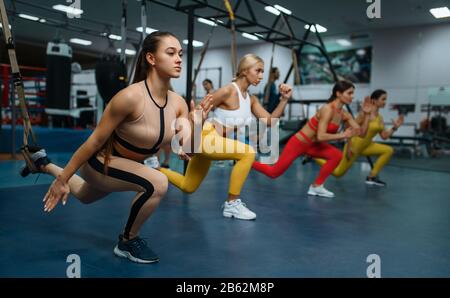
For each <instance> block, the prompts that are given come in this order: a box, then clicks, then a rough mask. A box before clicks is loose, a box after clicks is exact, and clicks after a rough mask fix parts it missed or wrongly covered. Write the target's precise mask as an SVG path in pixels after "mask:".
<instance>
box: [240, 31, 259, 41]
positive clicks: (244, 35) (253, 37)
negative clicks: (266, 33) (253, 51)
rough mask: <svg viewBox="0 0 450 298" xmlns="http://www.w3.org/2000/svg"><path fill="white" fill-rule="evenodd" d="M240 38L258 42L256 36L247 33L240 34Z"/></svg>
mask: <svg viewBox="0 0 450 298" xmlns="http://www.w3.org/2000/svg"><path fill="white" fill-rule="evenodd" d="M242 36H243V37H245V38H248V39H251V40H259V38H258V37H256V36H255V35H253V34H249V33H247V32H244V33H242Z"/></svg>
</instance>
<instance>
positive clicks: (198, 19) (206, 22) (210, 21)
mask: <svg viewBox="0 0 450 298" xmlns="http://www.w3.org/2000/svg"><path fill="white" fill-rule="evenodd" d="M197 21H199V22H200V23H203V24H206V25H209V26H213V27H215V26H217V24H216V23H215V22H214V21H212V20H208V19H205V18H197Z"/></svg>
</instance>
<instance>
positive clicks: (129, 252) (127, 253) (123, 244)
mask: <svg viewBox="0 0 450 298" xmlns="http://www.w3.org/2000/svg"><path fill="white" fill-rule="evenodd" d="M114 254H115V255H116V256H118V257H121V258H126V259H129V260H131V261H133V262H136V263H141V264H150V263H155V262H158V261H159V257H158V256H157V255H156V254H155V253H154V252H153V251H152V250H151V249H150V247H148V245H147V242H146V241H145V240H144V239H142V238H140V237H136V238H133V239H131V240H124V239H123V235H119V243H117V245H116V247H114Z"/></svg>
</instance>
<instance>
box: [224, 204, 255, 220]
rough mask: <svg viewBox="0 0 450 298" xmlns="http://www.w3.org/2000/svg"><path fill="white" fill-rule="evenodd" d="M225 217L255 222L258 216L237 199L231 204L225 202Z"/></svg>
mask: <svg viewBox="0 0 450 298" xmlns="http://www.w3.org/2000/svg"><path fill="white" fill-rule="evenodd" d="M223 216H225V217H234V218H237V219H243V220H253V219H255V218H256V214H255V213H254V212H252V211H250V210H249V209H248V208H247V207H246V206H245V203H242V201H241V199H237V200H234V201H231V202H228V201H227V202H225V203H224V204H223Z"/></svg>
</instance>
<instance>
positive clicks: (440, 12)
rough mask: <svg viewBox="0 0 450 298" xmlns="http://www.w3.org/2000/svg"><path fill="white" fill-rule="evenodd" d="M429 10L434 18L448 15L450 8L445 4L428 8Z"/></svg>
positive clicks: (449, 14)
mask: <svg viewBox="0 0 450 298" xmlns="http://www.w3.org/2000/svg"><path fill="white" fill-rule="evenodd" d="M430 12H431V14H432V15H433V16H434V17H435V18H436V19H442V18H448V17H450V9H449V8H448V7H447V6H444V7H438V8H432V9H430Z"/></svg>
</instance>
